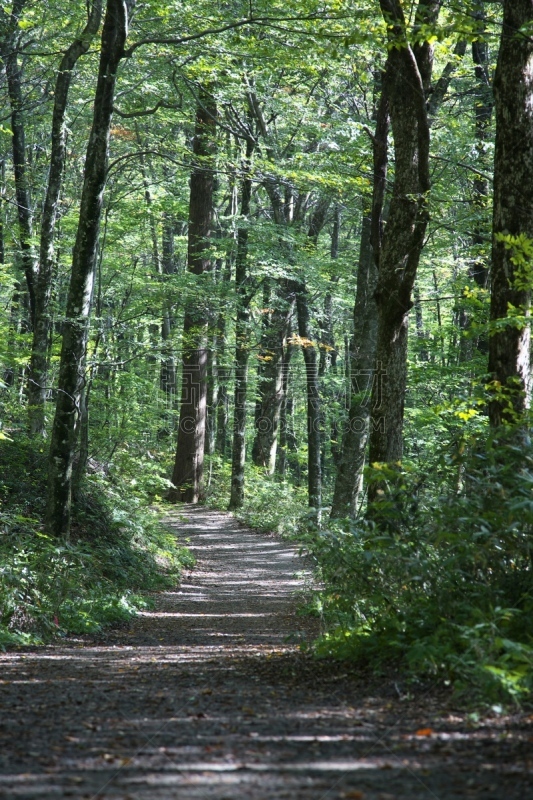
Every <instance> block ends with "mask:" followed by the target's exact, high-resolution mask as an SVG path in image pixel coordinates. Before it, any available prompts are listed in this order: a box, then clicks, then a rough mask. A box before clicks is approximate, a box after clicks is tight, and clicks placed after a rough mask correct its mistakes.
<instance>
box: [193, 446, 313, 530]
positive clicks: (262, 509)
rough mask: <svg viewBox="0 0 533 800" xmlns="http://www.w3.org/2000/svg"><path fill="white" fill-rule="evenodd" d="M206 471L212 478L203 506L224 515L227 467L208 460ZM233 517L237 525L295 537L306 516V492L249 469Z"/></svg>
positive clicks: (259, 471)
mask: <svg viewBox="0 0 533 800" xmlns="http://www.w3.org/2000/svg"><path fill="white" fill-rule="evenodd" d="M210 468H211V470H212V474H211V481H210V484H209V488H208V491H207V497H206V503H207V504H208V505H209V506H211V507H212V508H218V509H221V510H224V511H225V510H227V508H228V500H229V497H230V479H231V464H228V463H224V462H223V461H222V460H221V459H220V457H218V456H212V457H211V465H210ZM234 514H235V517H236V518H237V519H239V520H241V522H244V523H245V524H246V525H249V526H250V527H251V528H255V529H256V530H260V531H264V532H266V533H269V532H274V533H279V534H281V535H283V536H290V537H295V536H296V535H297V534H298V532H299V530H300V528H301V525H302V521H303V520H305V519H307V516H308V514H309V508H308V506H307V492H306V489H305V488H302V487H299V486H298V487H297V486H293V485H291V484H290V483H289V482H288V481H280V480H279V478H277V477H268V476H266V475H265V471H264V470H263V469H260V468H258V467H249V468H248V469H247V472H246V486H245V499H244V505H243V507H242V508H239V509H238V510H236V511H235V512H234Z"/></svg>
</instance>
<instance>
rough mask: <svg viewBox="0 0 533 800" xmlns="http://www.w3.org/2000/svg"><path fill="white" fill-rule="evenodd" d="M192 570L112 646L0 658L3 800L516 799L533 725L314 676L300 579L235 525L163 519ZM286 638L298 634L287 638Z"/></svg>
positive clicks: (296, 562)
mask: <svg viewBox="0 0 533 800" xmlns="http://www.w3.org/2000/svg"><path fill="white" fill-rule="evenodd" d="M167 524H168V525H169V527H171V528H172V529H173V530H174V532H175V534H176V536H178V537H179V539H180V541H182V542H185V540H186V539H188V540H189V546H190V547H191V549H192V551H193V552H194V554H195V556H196V557H197V567H196V568H195V569H194V570H193V571H192V572H190V573H189V574H186V575H185V576H184V577H183V580H182V583H181V585H180V586H179V587H177V588H176V590H175V591H172V592H168V591H167V592H162V593H160V594H159V595H157V597H156V607H155V609H154V610H152V611H148V612H145V613H143V614H141V615H140V616H139V617H138V618H136V619H135V620H134V621H133V623H132V622H129V623H128V624H127V625H126V626H124V627H123V628H120V627H119V628H116V629H114V630H111V631H108V632H106V633H105V634H101V635H99V636H92V637H84V638H77V639H67V640H63V641H62V642H61V644H60V645H54V646H49V647H40V648H25V649H24V650H20V651H10V652H7V653H4V654H1V655H0V660H1V662H2V668H1V673H0V674H1V679H2V682H1V685H0V697H1V710H2V714H1V718H0V796H4V797H8V798H52V797H53V798H57V797H74V798H104V797H105V798H110V799H112V800H126V798H135V800H168V798H179V800H211V799H213V800H244V799H245V798H246V800H267V798H268V800H271V799H272V798H275V799H277V798H280V799H281V798H291V800H307V798H309V800H311V798H312V799H313V800H337V798H351V800H413V798H416V799H417V800H418V799H420V800H426V798H427V800H435V798H437V800H456V799H457V800H458V799H459V798H461V799H462V798H477V797H479V798H483V800H501V798H505V800H525V798H528V797H531V796H533V781H532V772H533V750H532V738H533V717H531V715H529V716H527V715H526V714H520V713H518V712H517V713H515V714H511V715H507V716H506V715H504V714H494V713H491V714H488V715H487V716H486V718H485V719H483V718H479V719H477V721H476V723H475V724H473V723H472V719H471V718H469V716H468V714H466V713H463V712H461V711H458V710H456V709H454V708H453V706H452V705H451V701H450V698H449V696H448V695H447V694H446V693H443V692H440V691H436V690H432V689H428V688H423V689H421V690H420V691H419V693H418V694H416V693H414V692H412V691H411V692H410V694H409V695H408V696H401V697H399V696H398V692H397V687H396V686H395V683H394V680H392V679H385V678H381V679H378V678H376V677H374V676H369V675H368V674H361V673H358V672H356V671H355V670H354V669H353V668H352V667H351V666H350V665H346V664H345V663H344V664H338V663H335V662H332V661H327V660H324V661H316V660H313V658H312V657H311V656H310V655H308V654H305V653H303V652H301V651H300V649H299V647H298V643H299V642H301V641H302V640H305V639H307V640H311V639H312V638H313V636H315V635H316V634H317V632H318V631H317V623H316V621H315V620H312V619H305V618H304V619H302V617H299V616H297V615H296V611H297V601H296V599H295V592H297V591H299V590H301V589H302V587H303V582H304V579H305V563H303V562H302V560H301V559H300V558H299V557H298V555H297V552H296V549H295V548H293V547H292V546H290V545H289V544H287V543H286V542H284V541H282V540H280V539H278V538H276V537H274V536H266V535H264V534H260V533H257V532H254V531H250V530H247V529H246V528H244V527H242V526H241V525H240V524H238V523H237V522H236V521H235V520H234V519H233V518H232V517H231V515H229V514H222V513H220V512H215V511H209V510H206V509H205V508H201V507H194V506H187V507H184V508H182V509H181V508H180V511H179V513H178V512H177V511H176V512H171V513H170V514H169V517H168V519H167ZM295 634H296V635H295Z"/></svg>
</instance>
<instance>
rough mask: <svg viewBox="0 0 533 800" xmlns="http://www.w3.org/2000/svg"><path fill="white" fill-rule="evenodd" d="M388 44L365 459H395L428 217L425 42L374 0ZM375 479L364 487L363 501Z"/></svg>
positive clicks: (393, 8) (424, 14)
mask: <svg viewBox="0 0 533 800" xmlns="http://www.w3.org/2000/svg"><path fill="white" fill-rule="evenodd" d="M380 5H381V9H382V12H383V16H384V18H385V21H386V22H387V32H388V39H389V44H390V50H389V56H388V58H387V67H386V73H385V87H386V89H385V90H386V92H387V95H388V99H389V107H390V117H391V125H392V130H393V134H394V155H395V174H394V184H393V190H392V198H391V203H390V210H389V215H388V221H387V225H386V228H385V231H384V234H383V239H382V243H381V248H380V254H379V275H378V283H377V288H376V294H375V296H376V303H377V309H378V333H377V348H376V364H375V370H376V373H375V376H374V387H373V399H372V405H373V411H374V412H377V415H376V418H375V419H374V420H373V425H372V430H371V432H370V454H369V459H370V462H371V463H374V462H378V463H383V462H385V463H393V462H399V461H400V460H401V458H402V454H403V417H404V402H405V389H406V380H407V329H408V315H409V311H410V309H411V307H412V300H411V292H412V289H413V284H414V280H415V277H416V272H417V268H418V263H419V260H420V254H421V252H422V247H423V244H424V236H425V232H426V228H427V224H428V221H429V209H428V194H429V190H430V178H429V141H430V136H429V122H428V114H427V105H426V94H427V92H428V90H429V88H430V81H431V70H432V61H433V59H432V55H433V50H432V46H431V45H430V44H429V43H428V42H421V43H420V44H417V45H414V46H413V47H411V45H410V44H409V42H408V38H407V28H406V21H405V18H404V14H403V11H402V7H401V5H400V3H399V0H380ZM439 9H440V3H439V2H435V1H434V0H420V2H419V4H418V8H417V15H416V19H415V25H422V24H424V25H430V24H432V23H433V22H435V21H436V19H437V17H438V13H439ZM376 491H377V485H376V484H372V485H371V486H370V489H369V499H371V500H372V499H373V498H374V497H375V495H376Z"/></svg>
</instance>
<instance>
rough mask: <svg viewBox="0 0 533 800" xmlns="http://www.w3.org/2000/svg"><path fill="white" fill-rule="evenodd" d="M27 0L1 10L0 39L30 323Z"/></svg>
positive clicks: (33, 271)
mask: <svg viewBox="0 0 533 800" xmlns="http://www.w3.org/2000/svg"><path fill="white" fill-rule="evenodd" d="M25 5H26V0H14V2H13V7H12V11H11V14H10V15H9V16H8V15H7V14H6V12H5V11H4V10H3V9H2V10H0V20H1V21H2V23H3V25H4V26H5V28H4V30H5V36H4V38H3V39H1V40H0V48H1V49H0V54H1V56H2V59H3V61H4V66H5V71H6V78H7V93H8V96H9V103H10V108H11V134H12V136H11V147H12V153H13V171H14V176H15V198H16V205H17V216H18V228H19V239H20V254H21V262H22V268H23V271H24V275H25V278H26V285H27V288H28V298H29V310H30V325H31V326H33V320H34V315H35V282H36V278H37V270H38V265H37V259H36V257H35V252H34V248H33V209H32V201H31V193H30V181H29V176H28V164H27V159H26V134H25V128H24V102H23V99H22V68H21V67H20V66H19V63H18V36H19V33H20V28H19V27H18V22H19V19H20V17H21V15H22V12H23V10H24V6H25Z"/></svg>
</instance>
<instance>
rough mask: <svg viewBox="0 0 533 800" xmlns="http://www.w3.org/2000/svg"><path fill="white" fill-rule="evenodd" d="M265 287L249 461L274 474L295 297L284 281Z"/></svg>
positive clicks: (269, 473)
mask: <svg viewBox="0 0 533 800" xmlns="http://www.w3.org/2000/svg"><path fill="white" fill-rule="evenodd" d="M265 287H266V288H265V293H264V298H263V302H264V309H263V315H264V317H263V334H262V339H261V350H260V353H259V380H258V400H257V404H256V411H255V438H254V443H253V447H252V461H253V463H254V464H255V465H256V466H257V467H263V468H264V469H265V471H266V473H267V474H268V475H273V474H274V470H275V467H276V451H277V446H278V433H279V421H280V412H281V404H282V402H283V354H284V350H285V347H286V346H287V336H288V334H289V331H290V321H291V317H292V313H293V310H294V296H292V297H291V296H289V294H288V291H287V288H288V287H287V285H286V281H279V282H278V281H277V282H276V283H275V286H274V289H273V290H272V287H270V286H269V285H268V284H265Z"/></svg>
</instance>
